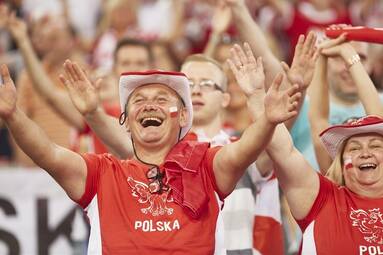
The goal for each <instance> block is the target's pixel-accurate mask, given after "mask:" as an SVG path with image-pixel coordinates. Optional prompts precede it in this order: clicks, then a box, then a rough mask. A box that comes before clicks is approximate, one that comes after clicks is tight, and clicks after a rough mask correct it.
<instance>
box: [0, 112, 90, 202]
mask: <svg viewBox="0 0 383 255" xmlns="http://www.w3.org/2000/svg"><path fill="white" fill-rule="evenodd" d="M5 123H6V125H7V127H8V129H9V130H10V132H11V134H12V136H13V138H14V140H15V141H16V143H17V144H18V145H19V147H20V148H21V149H22V150H23V151H24V152H25V154H27V155H28V156H29V157H30V158H31V159H32V160H33V161H34V162H35V163H36V164H37V165H38V166H39V167H41V168H43V169H44V170H46V171H47V172H48V173H49V174H50V175H51V176H52V177H53V178H54V179H55V180H56V181H57V183H58V184H59V185H60V186H61V187H62V188H63V189H64V190H65V191H66V193H67V194H68V196H69V197H70V198H72V199H74V200H78V199H80V198H81V196H82V195H83V193H84V190H85V180H86V164H85V161H84V160H83V158H82V157H81V156H80V155H78V154H76V153H74V152H72V151H70V150H68V149H66V148H63V147H60V146H58V145H56V144H54V143H53V142H51V141H50V139H49V138H48V136H47V135H46V134H45V133H44V132H43V130H42V129H41V128H40V127H39V126H38V125H37V124H35V123H34V122H33V121H31V120H30V119H29V118H28V117H27V116H26V115H25V114H24V113H23V112H22V111H20V110H18V109H17V108H16V110H15V112H14V113H13V114H12V115H11V116H10V117H8V118H7V119H6V120H5Z"/></svg>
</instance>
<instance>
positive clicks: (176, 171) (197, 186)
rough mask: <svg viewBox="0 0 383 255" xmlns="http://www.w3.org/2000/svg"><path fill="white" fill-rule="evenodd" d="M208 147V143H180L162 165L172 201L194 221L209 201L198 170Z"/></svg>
mask: <svg viewBox="0 0 383 255" xmlns="http://www.w3.org/2000/svg"><path fill="white" fill-rule="evenodd" d="M209 147H210V144H209V143H198V142H195V141H181V142H179V143H178V144H177V145H175V146H174V147H173V149H172V150H171V151H170V153H169V154H168V155H167V157H166V159H165V162H164V164H163V166H164V168H165V171H166V176H167V178H168V184H169V186H170V187H171V189H172V191H173V198H174V201H175V202H176V203H177V204H179V205H180V206H181V207H182V208H184V209H185V211H186V212H187V213H188V214H189V215H190V216H191V217H192V218H194V219H198V218H199V217H200V215H201V213H202V212H203V211H204V210H205V208H206V205H207V203H208V201H209V200H208V196H207V190H206V187H205V185H204V182H203V178H202V174H201V169H200V166H201V162H202V160H203V159H204V157H205V154H206V152H207V150H208V149H209ZM218 149H219V148H217V150H215V152H216V151H218ZM214 154H215V153H214ZM211 161H212V160H211Z"/></svg>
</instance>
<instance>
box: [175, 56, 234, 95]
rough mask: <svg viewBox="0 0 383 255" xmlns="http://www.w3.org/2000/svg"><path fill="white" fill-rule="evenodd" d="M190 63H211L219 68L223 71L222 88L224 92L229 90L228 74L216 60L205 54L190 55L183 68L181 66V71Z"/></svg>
mask: <svg viewBox="0 0 383 255" xmlns="http://www.w3.org/2000/svg"><path fill="white" fill-rule="evenodd" d="M189 62H208V63H211V64H213V65H215V66H216V67H218V69H219V70H221V72H222V77H223V79H222V88H223V90H224V91H226V90H227V77H226V72H225V71H224V69H223V67H222V65H221V64H220V63H219V62H218V61H217V60H215V59H213V58H211V57H209V56H206V55H204V54H192V55H189V56H188V57H187V58H186V59H185V61H184V62H183V64H182V66H181V70H182V68H183V67H184V66H185V65H186V64H187V63H189Z"/></svg>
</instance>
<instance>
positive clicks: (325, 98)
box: [308, 55, 332, 175]
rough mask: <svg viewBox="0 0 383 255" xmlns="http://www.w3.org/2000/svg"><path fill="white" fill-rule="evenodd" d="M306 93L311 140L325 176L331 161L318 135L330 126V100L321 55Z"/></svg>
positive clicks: (325, 68)
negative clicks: (307, 95)
mask: <svg viewBox="0 0 383 255" xmlns="http://www.w3.org/2000/svg"><path fill="white" fill-rule="evenodd" d="M308 93H309V97H310V104H309V112H308V117H309V121H310V127H311V129H310V132H311V139H312V141H313V146H314V151H315V156H316V159H317V161H318V165H319V169H320V172H321V173H322V174H323V175H325V174H326V172H327V169H328V168H329V166H330V165H331V162H332V160H331V157H330V155H329V154H328V152H327V151H326V149H325V147H324V146H323V143H322V141H321V140H320V138H319V134H320V133H321V132H322V131H323V130H325V129H326V128H328V127H329V126H330V124H329V122H328V119H329V111H330V99H329V86H328V82H327V58H326V57H324V56H323V55H320V56H319V58H318V60H317V63H316V66H315V72H314V77H313V80H312V82H311V85H310V88H309V92H308Z"/></svg>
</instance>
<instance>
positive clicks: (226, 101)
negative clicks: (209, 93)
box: [221, 92, 230, 108]
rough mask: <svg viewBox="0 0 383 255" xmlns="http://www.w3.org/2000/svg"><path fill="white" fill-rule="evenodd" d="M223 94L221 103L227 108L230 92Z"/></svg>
mask: <svg viewBox="0 0 383 255" xmlns="http://www.w3.org/2000/svg"><path fill="white" fill-rule="evenodd" d="M222 96H223V97H222V101H221V105H222V107H223V108H226V107H227V106H228V105H229V104H230V94H229V93H227V92H225V93H223V94H222Z"/></svg>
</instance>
